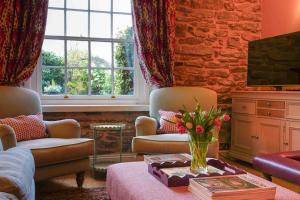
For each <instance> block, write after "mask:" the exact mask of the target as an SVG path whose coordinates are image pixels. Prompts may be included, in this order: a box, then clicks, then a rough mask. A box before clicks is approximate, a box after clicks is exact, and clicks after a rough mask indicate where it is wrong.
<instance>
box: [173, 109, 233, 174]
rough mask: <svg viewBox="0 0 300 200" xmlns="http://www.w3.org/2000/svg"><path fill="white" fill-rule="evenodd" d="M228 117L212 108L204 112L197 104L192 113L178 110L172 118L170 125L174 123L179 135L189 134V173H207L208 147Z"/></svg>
mask: <svg viewBox="0 0 300 200" xmlns="http://www.w3.org/2000/svg"><path fill="white" fill-rule="evenodd" d="M229 120H230V116H229V115H227V114H226V113H222V111H221V109H220V108H219V109H215V108H214V107H212V108H211V109H210V110H209V111H204V110H203V109H202V107H201V106H200V104H197V106H196V109H195V111H194V112H188V111H187V110H186V109H185V110H180V111H179V113H178V114H177V115H175V116H174V118H173V120H172V121H171V123H175V124H176V126H177V128H178V130H179V132H180V133H186V132H187V133H188V134H189V147H190V153H191V156H192V160H191V172H193V173H196V174H198V173H205V172H207V163H206V154H207V151H208V145H209V144H210V143H212V142H216V141H217V138H216V137H215V136H214V132H215V131H217V132H218V131H219V129H220V128H221V125H222V122H223V121H229Z"/></svg>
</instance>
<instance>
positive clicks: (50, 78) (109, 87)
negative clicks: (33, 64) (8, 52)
mask: <svg viewBox="0 0 300 200" xmlns="http://www.w3.org/2000/svg"><path fill="white" fill-rule="evenodd" d="M132 31H133V30H132V13H131V1H130V0H49V9H48V18H47V25H46V33H45V40H44V43H43V48H42V56H41V68H40V69H41V70H40V72H41V73H40V74H41V78H40V79H41V81H40V82H41V85H40V89H39V90H40V92H41V94H42V97H44V98H47V97H49V98H51V97H52V98H53V97H57V98H73V99H76V98H81V99H82V97H85V98H89V97H90V98H92V97H93V98H95V97H96V98H103V97H105V98H115V97H124V98H134V97H137V93H138V92H137V90H138V89H137V88H138V85H140V84H139V83H138V81H139V78H138V77H137V70H136V67H135V65H134V63H135V59H134V57H135V55H134V45H133V33H132Z"/></svg>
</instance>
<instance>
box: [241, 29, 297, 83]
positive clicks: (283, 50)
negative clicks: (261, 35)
mask: <svg viewBox="0 0 300 200" xmlns="http://www.w3.org/2000/svg"><path fill="white" fill-rule="evenodd" d="M247 79H248V80H247V84H248V85H249V86H251V85H252V86H264V85H265V86H268V85H270V86H283V85H300V32H295V33H290V34H286V35H280V36H276V37H271V38H265V39H261V40H255V41H252V42H249V49H248V78H247Z"/></svg>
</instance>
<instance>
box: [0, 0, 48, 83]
mask: <svg viewBox="0 0 300 200" xmlns="http://www.w3.org/2000/svg"><path fill="white" fill-rule="evenodd" d="M47 8H48V0H1V3H0V85H13V86H17V85H20V84H22V83H23V82H24V81H26V80H27V79H28V78H29V77H30V76H31V74H32V72H33V71H34V68H35V66H36V64H37V61H38V58H39V56H40V52H41V48H42V44H43V39H44V33H45V27H46V18H47Z"/></svg>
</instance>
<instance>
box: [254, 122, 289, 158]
mask: <svg viewBox="0 0 300 200" xmlns="http://www.w3.org/2000/svg"><path fill="white" fill-rule="evenodd" d="M257 132H258V138H257V140H258V143H259V146H258V149H257V152H256V153H265V154H270V153H276V152H280V150H281V146H282V145H281V143H282V138H283V122H282V120H277V119H268V118H257Z"/></svg>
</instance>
